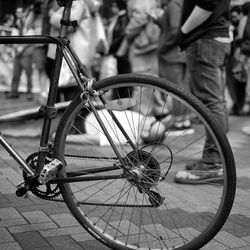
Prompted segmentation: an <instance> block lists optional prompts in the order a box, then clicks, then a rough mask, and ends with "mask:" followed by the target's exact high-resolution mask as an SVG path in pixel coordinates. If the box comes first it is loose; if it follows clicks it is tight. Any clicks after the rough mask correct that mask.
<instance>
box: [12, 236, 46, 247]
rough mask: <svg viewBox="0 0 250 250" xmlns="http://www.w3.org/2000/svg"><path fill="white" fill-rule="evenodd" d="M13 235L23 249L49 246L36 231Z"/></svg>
mask: <svg viewBox="0 0 250 250" xmlns="http://www.w3.org/2000/svg"><path fill="white" fill-rule="evenodd" d="M14 237H15V239H16V240H17V242H18V243H19V244H20V245H21V246H22V248H24V249H32V250H33V249H37V248H40V247H47V246H49V243H48V242H47V241H46V240H45V239H44V238H43V237H42V236H41V235H40V234H39V233H38V232H25V233H17V234H14Z"/></svg>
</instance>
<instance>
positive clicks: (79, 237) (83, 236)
mask: <svg viewBox="0 0 250 250" xmlns="http://www.w3.org/2000/svg"><path fill="white" fill-rule="evenodd" d="M71 237H72V238H73V239H74V240H75V241H78V242H79V241H88V240H95V238H94V237H93V236H92V235H91V234H89V233H88V232H85V233H80V234H79V233H77V234H72V235H71Z"/></svg>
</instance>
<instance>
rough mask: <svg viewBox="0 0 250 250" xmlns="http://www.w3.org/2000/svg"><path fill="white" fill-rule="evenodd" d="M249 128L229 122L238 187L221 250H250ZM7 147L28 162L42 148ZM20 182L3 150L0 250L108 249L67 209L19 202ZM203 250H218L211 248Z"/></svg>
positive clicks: (27, 142)
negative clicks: (245, 128)
mask: <svg viewBox="0 0 250 250" xmlns="http://www.w3.org/2000/svg"><path fill="white" fill-rule="evenodd" d="M3 103H5V104H6V101H4V100H3V99H1V102H0V105H1V107H3V105H4V104H3ZM12 104H13V103H12ZM6 105H7V104H6ZM13 105H14V104H13ZM29 105H31V104H29ZM16 107H18V105H16ZM2 110H3V109H2ZM248 124H250V117H230V132H229V134H228V137H229V140H230V143H231V145H232V148H233V151H234V155H235V160H236V166H237V176H238V182H237V192H236V199H235V203H234V206H233V209H232V212H231V215H230V217H229V219H228V221H227V223H226V225H225V226H224V227H223V229H222V230H221V232H220V233H219V234H218V236H217V237H216V240H217V241H218V242H219V243H220V244H218V248H216V249H219V250H222V249H239V250H250V160H249V154H250V137H248V136H246V135H243V134H242V133H241V127H242V126H244V125H248ZM0 128H1V124H0ZM8 141H9V142H10V143H11V144H13V145H14V146H15V148H16V149H17V151H18V152H20V153H21V155H22V156H24V157H26V156H27V155H28V154H29V153H31V152H34V151H36V150H37V147H38V139H27V138H22V139H17V138H8ZM21 181H22V177H21V171H20V169H19V167H18V165H17V164H16V163H15V162H14V160H12V159H11V158H10V157H9V155H8V154H7V153H6V152H5V151H4V149H3V148H2V147H0V249H1V250H2V249H3V250H5V249H11V250H12V249H32V250H33V249H60V250H63V249H65V250H66V249H67V250H68V249H74V250H75V249H92V250H97V249H100V250H101V249H107V248H106V247H105V246H104V245H102V244H101V243H99V242H98V241H96V240H95V239H94V238H93V237H92V236H90V235H89V234H88V233H87V232H86V231H85V230H84V229H83V228H82V227H81V226H80V225H79V224H78V222H77V221H76V220H75V219H74V217H73V216H72V215H71V214H70V212H69V211H68V208H67V207H66V206H65V204H64V203H57V202H52V201H44V200H40V199H38V198H35V197H34V196H31V197H29V198H28V199H24V198H19V197H17V196H16V195H15V191H16V188H15V186H16V184H17V183H20V182H21ZM203 249H204V250H205V249H206V250H214V248H209V245H208V246H206V247H204V248H203Z"/></svg>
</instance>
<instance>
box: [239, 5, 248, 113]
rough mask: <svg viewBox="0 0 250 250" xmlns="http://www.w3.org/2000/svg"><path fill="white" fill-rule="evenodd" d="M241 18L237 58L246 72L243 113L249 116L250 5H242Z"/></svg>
mask: <svg viewBox="0 0 250 250" xmlns="http://www.w3.org/2000/svg"><path fill="white" fill-rule="evenodd" d="M242 13H243V18H242V19H241V20H240V24H239V34H238V39H239V41H240V46H239V48H238V51H236V53H237V52H238V57H239V58H240V60H241V61H242V62H243V65H244V69H245V72H246V89H245V100H244V107H243V111H244V113H245V114H248V115H250V3H249V2H246V3H244V4H243V5H242Z"/></svg>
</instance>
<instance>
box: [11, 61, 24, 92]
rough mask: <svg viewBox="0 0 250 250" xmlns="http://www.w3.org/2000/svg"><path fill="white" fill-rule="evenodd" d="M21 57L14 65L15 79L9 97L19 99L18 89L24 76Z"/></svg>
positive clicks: (13, 78)
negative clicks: (22, 75)
mask: <svg viewBox="0 0 250 250" xmlns="http://www.w3.org/2000/svg"><path fill="white" fill-rule="evenodd" d="M20 60H21V59H20V57H16V58H15V60H14V65H13V77H12V81H11V91H10V94H9V96H8V97H18V87H19V83H20V78H21V74H22V66H21V62H20Z"/></svg>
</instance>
